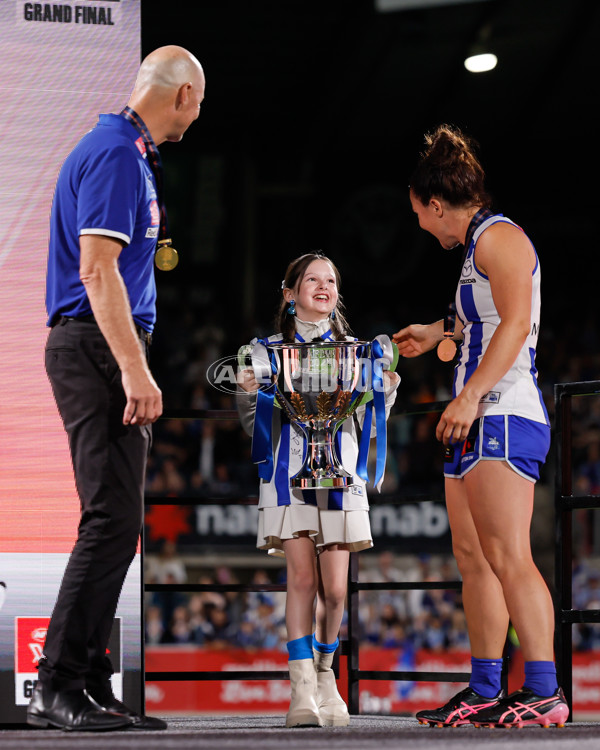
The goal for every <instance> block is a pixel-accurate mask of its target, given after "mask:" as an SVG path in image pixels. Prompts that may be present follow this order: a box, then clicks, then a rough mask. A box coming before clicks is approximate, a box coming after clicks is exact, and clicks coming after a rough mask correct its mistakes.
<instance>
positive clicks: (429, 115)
mask: <svg viewBox="0 0 600 750" xmlns="http://www.w3.org/2000/svg"><path fill="white" fill-rule="evenodd" d="M415 5H416V3H415ZM482 40H484V41H486V43H487V45H488V47H489V48H490V50H491V51H493V52H495V53H496V54H497V55H498V58H499V63H498V66H497V68H496V69H495V70H494V71H491V72H489V73H483V74H477V75H475V74H471V73H468V72H467V71H466V70H465V68H464V67H463V59H464V57H465V55H466V53H467V51H468V49H469V47H470V46H471V45H473V44H474V43H476V42H477V41H482ZM599 41H600V3H598V2H597V1H596V0H568V1H567V0H484V1H480V2H467V3H461V2H455V3H451V4H445V3H441V2H439V3H437V4H436V5H432V6H429V7H421V8H414V9H411V10H405V11H396V12H378V10H377V7H376V0H247V1H246V2H244V1H243V0H201V2H200V1H198V2H190V1H189V0H188V1H187V2H183V1H182V0H171V1H170V2H150V1H149V0H143V2H142V52H143V54H144V55H146V54H147V53H148V52H150V51H151V50H152V49H154V48H155V47H157V46H160V45H163V44H180V45H182V46H184V47H186V48H188V49H189V50H190V51H192V52H193V53H194V54H195V55H196V56H197V57H198V59H199V60H200V62H201V63H202V65H203V67H204V70H205V74H206V80H207V85H206V98H205V102H204V103H203V105H202V111H201V115H200V118H199V120H198V121H197V122H196V123H194V124H193V125H192V127H191V128H190V130H189V131H188V132H187V133H186V135H185V137H184V139H183V141H182V142H181V143H179V144H165V145H164V146H162V147H161V153H162V155H163V160H164V163H165V171H166V200H167V206H168V210H169V217H170V223H171V230H172V235H173V238H174V244H175V246H176V247H177V249H178V250H179V253H180V258H181V261H180V264H179V267H178V268H177V269H176V270H174V271H172V272H170V273H162V272H157V274H158V279H157V280H158V286H159V300H160V303H159V324H158V326H157V330H156V346H155V347H154V352H153V356H154V362H153V369H154V370H155V371H156V373H157V378H158V379H159V383H160V385H161V387H163V390H164V392H165V404H166V406H167V407H174V406H185V405H189V404H190V400H193V394H192V390H193V388H192V386H191V385H190V381H191V380H193V377H194V376H193V374H191V375H190V374H189V373H188V375H186V380H187V381H188V384H187V385H185V386H182V377H181V376H182V369H181V368H182V367H183V368H188V369H189V367H190V362H192V363H193V362H194V361H196V362H199V361H201V360H203V359H206V358H207V357H209V356H210V354H211V353H220V354H222V355H225V354H232V353H235V351H236V350H237V347H238V346H239V345H240V344H242V343H245V342H246V341H248V340H249V339H250V338H251V337H252V336H253V335H255V334H257V333H270V332H273V324H272V319H273V315H274V312H275V309H276V306H277V304H278V301H279V295H280V281H281V279H282V278H283V274H284V270H285V267H286V266H287V264H288V262H289V261H290V260H292V259H293V258H295V257H296V256H298V255H299V254H302V253H304V252H307V251H310V250H316V249H320V250H322V251H323V252H325V253H326V254H327V255H329V256H330V257H331V258H332V259H333V260H334V261H335V263H336V264H337V265H338V267H339V269H340V271H341V274H342V279H343V285H342V293H343V295H344V299H345V302H346V305H347V308H348V318H349V320H350V322H351V325H352V327H353V329H354V332H355V333H356V334H357V335H358V336H360V337H362V338H368V337H370V336H372V335H375V334H377V333H382V332H386V333H391V332H393V331H395V330H397V329H398V328H400V327H402V326H404V325H407V324H408V323H411V322H430V321H432V320H434V319H438V318H439V317H441V316H442V315H443V312H444V310H445V307H446V305H447V303H448V301H449V300H450V299H451V298H452V297H453V294H454V288H455V283H456V276H457V271H458V264H459V263H460V257H459V255H458V253H451V252H445V251H443V250H442V249H441V248H440V246H439V245H438V244H437V242H436V241H435V240H434V239H433V238H432V237H430V236H429V235H426V234H425V233H424V232H422V231H421V230H419V228H418V226H417V222H416V219H415V217H414V215H413V214H412V212H411V210H410V205H409V201H408V191H407V185H408V181H409V178H410V174H411V171H412V168H413V165H414V164H415V160H416V157H417V155H418V152H419V150H420V149H421V147H422V144H423V133H424V132H425V131H427V130H429V129H431V128H433V127H435V126H436V125H437V124H438V123H440V122H450V123H453V124H456V125H458V126H460V127H461V128H462V129H464V130H465V131H466V132H467V133H468V134H470V135H471V136H473V137H474V138H476V139H477V141H478V142H479V143H480V146H481V151H480V154H481V158H482V161H483V163H484V166H485V167H486V171H487V174H488V186H489V188H490V190H491V192H492V194H493V196H494V197H495V201H496V207H497V209H498V210H500V211H502V212H503V213H505V214H506V215H508V216H509V217H510V218H512V219H513V220H514V221H516V222H517V223H519V224H520V225H522V226H523V228H524V229H525V230H526V231H527V233H528V234H529V236H530V237H531V238H532V240H533V242H534V244H535V246H536V248H537V250H538V253H539V256H540V259H541V264H542V278H543V284H542V333H541V339H540V349H539V353H538V365H539V369H540V371H541V372H542V373H543V370H545V372H546V375H545V380H546V381H547V384H548V387H551V383H552V382H557V381H558V380H563V381H564V380H569V379H572V376H573V375H575V376H576V377H581V376H582V375H583V377H587V375H588V374H587V372H583V373H582V372H581V368H579V370H578V371H577V372H576V373H572V372H570V370H569V362H570V358H571V357H572V356H573V355H574V354H579V353H581V351H582V348H583V349H585V348H586V347H587V348H588V349H589V350H590V351H596V350H597V349H596V345H597V343H598V342H597V340H596V336H595V317H596V312H595V310H596V304H597V294H596V273H595V268H596V254H597V236H596V232H595V231H594V230H595V227H596V222H595V218H596V217H595V205H594V204H595V198H596V181H597V174H598V150H597V141H598V138H597V133H596V128H595V125H596V121H595V118H594V117H593V111H594V109H595V108H596V106H597V105H596V100H597V87H598V69H599V64H598V58H597V54H598V46H599ZM583 331H587V333H586V334H583V333H582V332H583ZM211 347H212V348H211ZM207 350H208V351H207ZM431 356H432V357H433V355H431ZM423 359H424V358H423ZM421 368H422V366H421V365H419V364H418V362H417V361H413V363H411V365H410V367H408V368H406V365H405V370H406V371H405V372H404V373H403V375H404V377H405V383H406V384H407V385H408V384H410V383H411V379H412V383H413V385H416V384H417V382H418V379H419V377H420V374H421V373H422V372H423V371H422V369H421ZM200 369H201V368H200ZM592 369H593V368H592ZM443 372H444V373H445V375H444V377H446V378H447V379H448V381H449V379H450V370H449V369H448V365H445V366H444V370H443ZM592 374H593V373H592ZM593 377H597V374H596V375H593ZM413 391H414V389H412V390H411V389H410V388H409V389H408V390H406V389H405V391H404V392H405V393H411V392H413ZM213 396H214V394H213ZM402 398H404V396H402V397H401V400H402ZM196 405H197V404H196Z"/></svg>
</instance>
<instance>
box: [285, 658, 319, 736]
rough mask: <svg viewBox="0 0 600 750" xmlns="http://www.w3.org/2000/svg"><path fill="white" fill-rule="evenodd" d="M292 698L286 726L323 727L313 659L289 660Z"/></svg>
mask: <svg viewBox="0 0 600 750" xmlns="http://www.w3.org/2000/svg"><path fill="white" fill-rule="evenodd" d="M288 669H289V670H290V685H291V688H292V700H291V701H290V708H289V711H288V712H287V716H286V717H285V725H286V727H321V726H323V722H322V721H321V719H320V718H319V709H318V708H317V701H316V697H317V673H316V672H315V665H314V662H313V660H312V659H294V660H293V661H288Z"/></svg>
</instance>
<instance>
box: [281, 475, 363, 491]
mask: <svg viewBox="0 0 600 750" xmlns="http://www.w3.org/2000/svg"><path fill="white" fill-rule="evenodd" d="M353 484H355V482H354V477H353V476H352V475H350V474H349V475H348V476H347V477H307V476H303V477H292V478H291V479H290V487H293V488H295V489H301V490H315V489H319V488H321V489H335V488H336V487H350V486H351V485H353Z"/></svg>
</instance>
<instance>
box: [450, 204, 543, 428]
mask: <svg viewBox="0 0 600 750" xmlns="http://www.w3.org/2000/svg"><path fill="white" fill-rule="evenodd" d="M499 221H502V222H506V223H508V224H512V225H513V226H517V225H516V224H514V222H512V221H510V219H507V218H505V217H504V216H502V214H496V215H494V216H491V217H490V218H488V219H486V220H485V221H484V222H482V223H481V224H480V225H479V226H478V227H477V229H476V231H475V233H474V235H473V238H472V240H471V242H470V245H469V247H468V249H467V253H466V256H465V260H464V264H463V268H462V272H461V277H460V280H459V282H458V287H457V290H456V311H457V314H458V317H459V318H460V320H461V322H462V323H463V325H464V329H463V341H462V344H461V346H460V353H459V360H458V364H457V365H456V368H455V372H454V384H453V395H454V396H457V395H458V394H459V393H460V392H461V391H462V389H463V387H464V385H465V383H467V381H468V380H469V378H470V377H471V375H472V374H473V372H474V371H475V369H476V368H477V366H478V365H479V362H480V361H481V358H482V357H483V355H484V354H485V352H486V350H487V347H488V345H489V342H490V339H491V338H492V336H493V334H494V332H495V331H496V328H497V327H498V324H499V322H500V316H499V315H498V311H497V310H496V306H495V305H494V300H493V297H492V291H491V287H490V282H489V279H488V277H487V276H486V275H485V274H483V273H482V272H481V271H480V270H479V269H478V268H477V266H476V264H475V247H476V245H477V240H478V239H479V237H481V235H482V234H483V232H485V230H486V229H488V227H490V226H492V224H495V223H496V222H499ZM518 228H519V229H520V227H518ZM534 252H535V248H534ZM540 277H541V274H540V262H539V259H538V257H537V253H536V265H535V269H534V271H533V274H532V290H531V321H530V323H531V324H530V329H529V335H528V336H527V339H526V341H525V343H524V344H523V347H522V348H521V351H520V352H519V354H518V356H517V359H516V360H515V362H514V364H513V366H512V367H511V368H510V370H509V371H508V372H507V373H506V375H504V377H503V378H502V379H501V380H500V381H499V382H498V383H496V385H495V386H494V387H493V388H492V389H491V390H490V391H489V393H487V394H486V395H485V396H484V397H483V398H482V399H481V402H480V404H479V409H478V412H477V417H481V416H483V415H490V414H508V415H515V416H519V417H524V418H526V419H531V420H533V421H534V422H542V423H543V424H547V425H549V424H550V423H549V420H548V414H547V412H546V407H545V405H544V402H543V399H542V394H541V392H540V389H539V387H538V383H537V370H536V368H535V350H536V346H537V340H538V333H539V328H540Z"/></svg>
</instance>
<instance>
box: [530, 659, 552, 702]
mask: <svg viewBox="0 0 600 750" xmlns="http://www.w3.org/2000/svg"><path fill="white" fill-rule="evenodd" d="M523 687H526V688H529V689H530V690H532V691H533V692H534V693H535V694H536V695H539V696H541V697H542V698H547V697H549V696H550V695H554V693H555V692H556V691H557V690H558V682H557V681H556V665H555V664H554V662H553V661H526V662H525V682H524V683H523Z"/></svg>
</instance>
